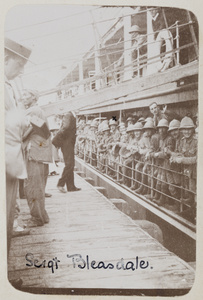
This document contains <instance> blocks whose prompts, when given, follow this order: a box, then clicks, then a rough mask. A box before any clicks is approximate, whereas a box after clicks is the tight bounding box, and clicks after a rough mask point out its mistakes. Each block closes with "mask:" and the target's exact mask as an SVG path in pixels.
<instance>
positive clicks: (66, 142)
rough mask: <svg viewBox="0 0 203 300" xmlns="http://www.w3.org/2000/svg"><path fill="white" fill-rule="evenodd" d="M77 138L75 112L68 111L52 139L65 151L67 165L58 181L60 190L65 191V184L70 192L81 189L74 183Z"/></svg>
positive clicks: (53, 142) (56, 145) (55, 144)
mask: <svg viewBox="0 0 203 300" xmlns="http://www.w3.org/2000/svg"><path fill="white" fill-rule="evenodd" d="M75 140H76V117H75V114H74V113H73V112H68V113H67V114H65V115H64V116H63V120H62V124H61V128H60V129H59V131H58V132H57V134H56V135H55V137H54V138H53V140H52V144H53V145H54V146H55V147H57V148H61V151H62V153H63V158H64V162H65V167H64V170H63V174H62V176H61V178H60V179H59V181H58V185H57V187H58V189H59V191H60V192H62V193H65V192H66V190H65V188H64V186H65V184H66V186H67V190H68V192H75V191H79V190H80V188H77V187H76V186H75V183H74V165H75V158H74V147H75Z"/></svg>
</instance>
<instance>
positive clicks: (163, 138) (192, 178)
mask: <svg viewBox="0 0 203 300" xmlns="http://www.w3.org/2000/svg"><path fill="white" fill-rule="evenodd" d="M76 154H77V155H78V156H79V157H81V158H84V159H85V160H86V162H89V163H91V164H92V165H93V166H95V167H97V168H98V169H99V170H100V171H101V172H105V173H107V174H108V175H110V176H112V177H113V178H115V180H117V181H118V182H119V183H121V184H124V185H127V186H128V187H130V188H131V189H132V190H134V191H135V193H137V194H140V195H144V196H145V198H147V199H148V200H150V201H153V202H155V203H156V204H158V205H160V206H164V207H166V208H168V209H170V210H172V211H175V212H176V213H178V212H180V211H182V212H181V214H182V215H183V216H184V214H185V211H186V212H187V211H188V208H189V218H190V220H192V221H193V219H194V218H195V201H196V161H197V133H196V132H195V125H194V123H193V120H192V119H191V118H190V117H187V116H186V117H184V118H183V119H182V120H181V121H178V120H176V119H174V120H172V121H171V122H170V123H169V122H168V121H167V120H166V119H161V120H160V121H159V122H158V125H157V126H155V124H154V121H153V119H152V118H147V119H146V120H144V118H140V119H139V120H138V121H137V122H136V123H135V124H132V123H130V122H129V123H128V126H127V128H126V126H125V123H120V124H119V125H117V121H116V120H114V119H111V120H109V121H108V120H104V121H103V122H101V123H100V124H99V122H98V120H97V119H95V120H93V121H88V122H87V124H86V125H85V126H84V124H78V130H77V142H76ZM180 200H181V201H180ZM191 207H192V210H191ZM186 216H187V213H186Z"/></svg>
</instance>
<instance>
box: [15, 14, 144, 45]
mask: <svg viewBox="0 0 203 300" xmlns="http://www.w3.org/2000/svg"><path fill="white" fill-rule="evenodd" d="M147 11H148V10H142V11H139V12H133V13H132V14H127V15H122V16H117V17H114V18H111V19H105V20H101V21H97V22H95V24H99V23H105V22H108V21H113V20H115V19H116V18H124V17H127V16H134V15H137V14H141V13H144V12H147ZM90 25H92V23H87V24H84V25H81V26H75V27H72V28H68V29H66V30H63V31H58V32H53V33H49V34H44V35H41V36H35V37H32V38H26V39H22V40H20V41H28V40H33V39H40V38H44V37H46V36H52V35H55V34H59V33H65V32H68V31H71V30H74V29H80V28H83V27H87V26H90Z"/></svg>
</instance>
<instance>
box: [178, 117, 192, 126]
mask: <svg viewBox="0 0 203 300" xmlns="http://www.w3.org/2000/svg"><path fill="white" fill-rule="evenodd" d="M187 128H195V125H194V123H193V120H192V119H191V118H189V117H184V118H183V119H182V120H181V122H180V129H187Z"/></svg>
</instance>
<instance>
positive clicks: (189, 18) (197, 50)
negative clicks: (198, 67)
mask: <svg viewBox="0 0 203 300" xmlns="http://www.w3.org/2000/svg"><path fill="white" fill-rule="evenodd" d="M187 15H188V21H189V23H191V24H190V25H189V28H190V33H191V36H192V40H193V43H194V48H195V53H196V56H197V57H198V56H199V49H198V45H197V39H196V35H195V31H194V28H193V25H192V18H191V15H190V12H189V11H188V10H187Z"/></svg>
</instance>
